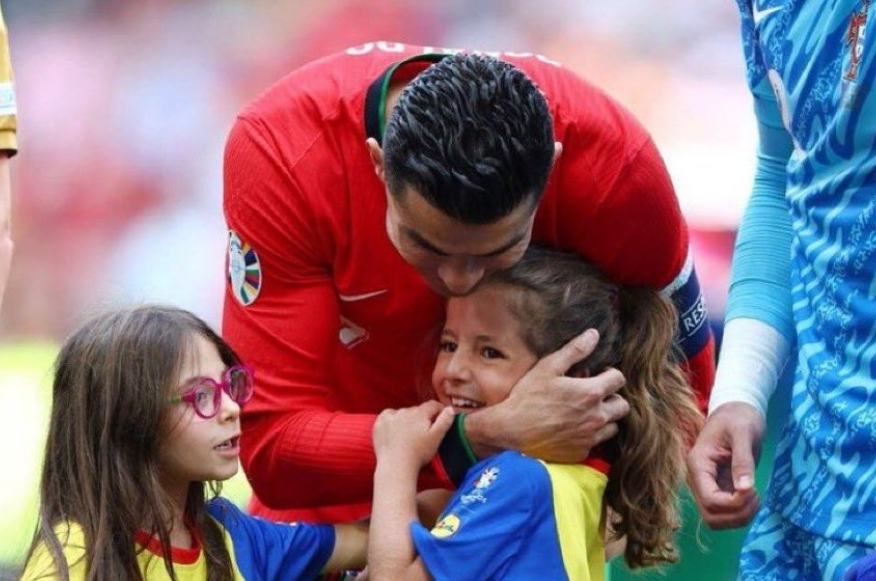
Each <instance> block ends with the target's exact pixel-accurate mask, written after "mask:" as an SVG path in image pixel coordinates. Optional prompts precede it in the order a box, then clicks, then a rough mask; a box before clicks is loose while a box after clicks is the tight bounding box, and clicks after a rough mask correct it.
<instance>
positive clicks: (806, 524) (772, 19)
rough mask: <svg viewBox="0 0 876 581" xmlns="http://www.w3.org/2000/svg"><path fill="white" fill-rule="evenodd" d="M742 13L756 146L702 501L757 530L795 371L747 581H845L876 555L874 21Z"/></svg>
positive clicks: (704, 441)
mask: <svg viewBox="0 0 876 581" xmlns="http://www.w3.org/2000/svg"><path fill="white" fill-rule="evenodd" d="M738 2H739V6H740V11H741V14H742V39H743V47H744V52H745V59H746V65H747V69H748V83H749V86H750V88H751V91H752V93H753V95H754V109H755V114H756V117H757V120H758V127H759V134H760V147H759V150H758V166H757V174H756V177H755V182H754V187H753V190H752V195H751V200H750V202H749V205H748V209H747V211H746V214H745V217H744V218H743V221H742V225H741V227H740V232H739V236H738V238H737V242H736V249H735V252H734V258H733V273H732V283H731V288H730V301H729V303H728V308H727V326H726V334H725V342H724V348H723V350H722V353H721V363H720V365H719V367H718V373H717V377H716V382H715V388H714V391H713V394H712V398H711V401H710V415H709V418H708V422H707V424H706V427H705V428H704V430H703V431H702V433H701V434H700V437H699V438H698V440H697V443H696V445H695V446H694V448H693V450H692V451H691V454H690V456H689V465H690V468H691V485H692V486H691V487H692V490H693V492H694V495H695V497H696V499H697V502H698V505H699V508H700V512H701V514H702V516H703V519H704V520H705V521H706V522H707V523H708V524H709V525H710V526H712V527H714V528H727V527H735V526H741V525H744V524H746V523H747V522H748V521H749V519H751V517H752V516H753V515H754V514H755V511H756V510H757V508H758V499H757V497H756V494H755V492H754V489H753V478H754V462H755V459H756V457H757V453H758V452H759V448H760V439H761V437H762V434H763V431H764V423H765V420H764V417H765V410H766V402H767V400H768V399H769V396H770V394H771V392H772V390H773V388H774V386H775V383H776V379H777V377H778V376H779V375H780V373H781V370H782V368H783V366H784V365H785V362H786V361H790V362H791V365H793V366H794V369H795V374H794V387H793V393H792V399H791V413H790V418H789V419H788V422H787V424H786V425H785V427H784V429H783V432H782V436H781V439H780V441H779V444H778V449H777V451H776V459H775V464H774V471H773V475H772V479H771V482H770V484H769V488H768V490H767V493H766V494H765V498H764V501H763V503H761V506H760V510H759V511H758V512H757V514H756V516H754V521H753V523H752V526H751V529H750V530H749V533H748V536H747V538H746V541H745V544H744V546H743V549H742V554H741V557H740V570H739V579H740V580H742V581H746V580H753V579H758V580H762V579H795V580H797V581H806V580H816V579H817V580H822V579H825V580H840V579H842V578H843V575H844V573H846V572H847V571H848V569H849V568H850V566H851V565H852V564H853V563H855V562H856V561H858V560H859V559H860V558H862V557H864V556H865V555H867V554H868V553H871V552H872V551H873V548H874V546H876V461H874V460H876V298H874V296H876V93H874V92H872V91H871V88H872V86H873V81H874V75H876V64H874V58H876V44H874V41H876V32H869V30H868V29H869V28H871V27H872V26H871V25H872V21H873V19H874V18H876V7H873V6H871V5H870V2H869V1H868V0H863V1H862V0H797V1H787V0H738ZM789 355H790V357H789ZM725 476H726V477H725Z"/></svg>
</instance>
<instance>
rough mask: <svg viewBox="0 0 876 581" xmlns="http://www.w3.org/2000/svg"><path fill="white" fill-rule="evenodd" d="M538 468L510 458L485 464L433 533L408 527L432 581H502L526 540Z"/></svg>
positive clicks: (476, 470) (473, 471) (495, 458)
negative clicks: (480, 580) (479, 580)
mask: <svg viewBox="0 0 876 581" xmlns="http://www.w3.org/2000/svg"><path fill="white" fill-rule="evenodd" d="M539 467H540V465H539V464H538V463H536V462H525V461H523V462H521V461H520V457H519V456H517V457H515V454H513V453H509V452H506V453H502V454H499V455H497V456H493V457H492V458H488V459H487V460H484V461H482V462H480V463H478V464H477V465H475V466H474V467H473V468H472V469H471V470H470V471H469V472H468V474H467V475H466V478H465V481H464V482H463V484H462V486H460V488H459V489H457V491H456V494H454V496H453V498H452V499H451V500H450V502H449V503H448V505H447V508H445V509H444V512H443V513H442V515H441V518H440V519H439V521H438V524H436V525H435V527H434V528H433V529H432V530H431V531H429V530H427V529H426V528H424V527H423V526H422V525H421V524H419V523H417V522H414V523H411V529H410V530H411V535H412V537H413V541H414V545H415V546H416V549H417V553H418V554H419V556H420V558H421V559H422V560H423V563H424V565H425V567H426V570H427V571H428V572H429V575H431V576H432V578H433V579H435V580H436V581H451V580H455V579H499V578H502V576H503V575H502V573H503V571H504V570H505V569H506V568H507V566H508V564H509V562H510V560H511V558H512V557H513V556H514V555H515V554H516V553H517V552H518V550H519V548H520V544H521V542H522V540H523V539H524V538H526V536H527V534H528V529H529V523H530V521H531V518H530V516H531V511H532V506H533V502H534V499H535V498H536V495H537V494H538V491H537V490H534V487H536V486H537V485H538V482H539V479H538V476H537V475H534V474H532V472H531V471H533V470H538V469H539ZM542 480H544V476H542ZM545 482H546V480H545ZM547 485H548V486H549V483H547ZM547 494H548V495H549V494H550V493H549V492H548V493H547Z"/></svg>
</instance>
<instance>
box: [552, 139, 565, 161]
mask: <svg viewBox="0 0 876 581" xmlns="http://www.w3.org/2000/svg"><path fill="white" fill-rule="evenodd" d="M561 155H563V143H562V142H561V141H554V158H553V159H552V160H551V167H553V165H554V164H555V163H557V160H558V159H560V156H561Z"/></svg>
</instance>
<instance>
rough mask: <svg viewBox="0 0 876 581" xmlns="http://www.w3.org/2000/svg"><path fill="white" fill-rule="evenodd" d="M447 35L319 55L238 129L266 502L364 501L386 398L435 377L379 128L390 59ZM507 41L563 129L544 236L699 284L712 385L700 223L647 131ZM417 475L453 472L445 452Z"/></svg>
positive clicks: (234, 249)
mask: <svg viewBox="0 0 876 581" xmlns="http://www.w3.org/2000/svg"><path fill="white" fill-rule="evenodd" d="M434 52H440V49H432V48H428V47H426V48H424V47H418V46H408V45H402V44H399V43H392V42H380V43H368V44H366V45H363V46H361V47H356V48H352V49H348V50H347V51H345V52H344V53H340V54H336V55H333V56H330V57H327V58H324V59H322V60H319V61H316V62H314V63H311V64H309V65H306V66H304V67H302V68H300V69H298V70H296V71H294V72H293V73H291V74H290V75H288V76H286V77H285V78H283V79H282V80H280V81H279V82H278V83H277V84H275V85H274V86H272V87H271V88H269V89H268V90H267V91H266V92H265V93H263V94H262V95H260V96H259V97H258V98H257V99H256V100H255V101H253V102H252V103H251V104H250V105H249V106H248V107H246V109H244V110H243V112H242V113H241V114H240V115H239V116H238V119H237V121H236V123H235V125H234V127H233V129H232V130H231V134H230V136H229V138H228V143H227V148H226V152H225V172H224V180H225V183H224V186H225V200H224V208H225V215H226V219H227V223H228V228H229V230H230V237H231V243H230V245H229V247H230V250H229V263H230V264H229V266H230V269H229V270H230V273H231V275H230V277H229V284H228V285H227V287H226V289H227V290H226V298H225V312H224V325H223V332H224V335H225V338H226V339H227V340H228V341H229V342H230V343H231V344H232V345H233V346H234V348H235V349H236V350H237V351H238V353H239V354H240V355H241V356H242V358H243V359H244V361H246V363H247V364H249V365H251V366H253V367H254V368H255V369H256V393H255V397H254V398H253V400H252V402H251V403H250V404H248V406H247V408H246V410H245V413H244V415H243V427H244V436H243V456H242V460H243V464H244V467H245V469H246V472H247V475H248V476H249V479H250V481H251V482H252V485H253V488H254V490H255V492H256V494H257V496H258V500H257V501H255V504H254V506H253V508H254V510H255V512H256V513H259V514H263V515H267V516H269V517H272V518H276V519H286V520H313V519H318V520H326V521H343V520H351V519H354V518H358V517H361V516H364V515H366V514H367V513H368V512H369V506H370V498H371V492H372V475H373V471H374V467H375V459H374V452H373V449H372V443H371V428H372V425H373V422H374V419H375V415H376V414H377V413H379V412H380V411H381V410H383V409H385V408H398V407H404V406H411V405H415V404H417V403H419V401H421V399H422V397H421V395H420V394H421V393H422V389H418V384H422V382H423V381H425V380H426V379H427V377H428V372H429V370H430V365H431V359H430V357H429V352H430V351H431V349H430V347H431V344H430V339H429V337H430V333H431V332H432V331H433V330H435V329H437V328H438V326H439V325H440V323H441V320H442V315H443V299H442V298H441V297H439V296H437V295H436V294H434V293H433V292H432V291H431V290H430V289H429V288H428V287H427V286H426V284H425V283H424V282H423V281H422V279H421V278H420V275H419V274H418V273H417V272H416V271H415V270H414V269H413V268H412V267H411V266H409V265H408V264H407V263H406V262H405V261H404V260H402V258H401V257H400V256H399V254H398V252H397V251H396V250H395V248H394V247H393V246H392V244H391V242H390V241H389V239H388V238H387V234H386V225H385V219H386V216H385V214H386V194H385V190H384V186H383V183H382V182H381V181H380V180H379V179H378V177H377V176H376V175H375V173H374V169H373V168H372V165H371V162H370V159H369V156H368V151H367V149H366V147H365V141H366V139H367V138H368V137H369V136H375V137H379V135H374V134H375V133H376V132H379V131H380V129H381V128H380V124H381V120H382V112H381V110H382V108H383V97H384V96H385V94H384V91H385V86H384V85H383V83H382V82H381V80H382V78H383V76H384V73H386V72H387V70H388V69H389V68H390V67H391V66H392V65H393V64H395V63H397V62H398V61H401V60H404V59H407V58H410V57H412V56H415V55H418V54H424V53H434ZM497 56H498V57H499V58H502V59H503V60H507V61H508V62H510V63H512V64H514V65H515V66H517V67H518V68H520V69H521V70H522V71H524V72H525V73H526V74H527V75H528V76H529V77H530V78H531V79H532V80H533V81H534V82H535V83H536V84H537V85H538V86H539V87H540V89H541V90H542V91H543V92H544V94H545V96H546V98H547V101H548V104H549V106H550V109H551V112H552V115H553V120H554V132H555V136H556V140H557V141H560V142H562V144H563V152H562V155H561V156H560V158H559V159H558V161H557V162H556V164H555V166H554V169H553V170H552V174H551V177H550V179H549V181H548V185H547V189H546V192H545V194H544V197H543V199H542V201H541V203H540V205H539V208H538V211H537V215H536V219H535V226H534V232H533V240H534V241H536V242H539V243H542V244H545V245H548V246H552V247H554V248H558V249H563V250H570V251H574V252H576V253H577V254H579V255H581V256H583V257H585V258H587V259H588V260H590V261H591V262H593V263H594V264H595V265H596V266H598V267H599V268H601V269H602V270H603V271H604V272H606V273H607V274H608V275H609V276H611V277H612V278H613V279H614V280H616V281H618V282H621V283H625V284H644V285H649V286H652V287H655V288H667V292H668V293H674V294H675V296H676V297H678V296H682V295H685V293H686V294H687V295H692V296H693V298H692V299H685V300H684V301H682V302H683V304H682V307H683V308H682V311H683V312H682V315H683V316H687V317H688V321H687V323H685V322H682V325H681V328H682V330H683V333H682V334H684V329H685V327H686V326H688V327H690V328H691V329H692V330H693V331H696V333H693V332H692V333H691V338H692V339H691V340H692V341H693V343H691V341H690V340H689V341H688V345H687V346H688V347H690V349H688V355H689V358H691V359H690V362H691V370H692V371H693V373H694V375H693V377H694V379H695V385H696V388H697V389H698V391H699V392H700V394H702V396H703V398H705V395H706V394H707V392H708V386H710V385H711V380H712V375H713V362H712V342H711V339H710V335H709V334H708V331H705V334H703V328H704V327H705V323H704V321H703V319H704V311H703V310H702V303H701V301H699V298H698V297H699V292H698V289H697V288H694V287H696V278H695V276H694V275H693V273H692V269H691V263H690V261H689V260H688V234H687V227H686V225H685V223H684V220H683V218H682V216H681V213H680V211H679V207H678V203H677V200H676V198H675V194H674V191H673V188H672V184H671V182H670V179H669V176H668V174H667V172H666V169H665V167H664V164H663V162H662V160H661V158H660V156H659V154H658V153H657V150H656V148H655V146H654V144H653V142H652V141H651V139H650V137H649V135H648V134H647V133H646V132H645V130H644V129H643V128H642V127H641V126H640V125H639V124H638V123H637V122H636V121H635V120H634V119H633V117H632V116H631V115H630V114H629V113H628V112H627V111H626V110H625V109H623V108H622V107H621V106H619V105H618V104H617V103H615V102H614V101H612V100H611V99H610V98H609V97H607V96H606V95H605V94H604V93H603V92H601V91H600V90H598V89H596V88H594V87H593V86H591V85H589V84H588V83H586V82H585V81H583V80H581V79H580V78H579V77H577V76H575V75H574V74H572V73H571V72H569V71H568V70H566V69H564V68H563V67H562V66H561V65H560V64H559V63H556V62H553V61H551V60H549V59H546V58H544V57H541V56H538V55H532V54H511V53H504V54H499V55H497ZM434 60H435V59H434V58H431V57H426V58H425V59H424V60H423V62H422V63H413V64H410V65H406V66H405V67H403V69H404V70H399V71H396V72H400V73H401V74H408V75H411V74H416V72H417V70H413V71H412V70H411V69H412V68H414V69H416V68H417V67H419V69H422V68H425V67H426V66H428V65H429V64H430V63H431V62H433V61H434ZM369 89H370V90H369ZM679 289H680V290H679ZM688 307H690V308H688ZM694 327H696V328H694ZM683 339H684V337H683ZM683 343H684V341H683ZM421 481H422V482H421V484H422V485H423V486H429V487H437V486H440V485H442V484H444V483H445V479H444V478H443V475H442V474H441V467H440V463H438V462H435V463H433V465H432V466H430V467H428V468H427V469H425V470H424V471H423V474H422V477H421ZM260 501H261V502H260ZM262 502H263V503H264V504H266V505H269V506H271V507H273V508H275V509H297V510H279V511H272V510H268V509H267V508H266V507H265V506H264V505H263V504H261V503H262Z"/></svg>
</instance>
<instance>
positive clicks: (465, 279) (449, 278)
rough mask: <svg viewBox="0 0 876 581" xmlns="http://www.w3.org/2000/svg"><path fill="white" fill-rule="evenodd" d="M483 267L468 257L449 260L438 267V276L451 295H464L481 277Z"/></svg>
mask: <svg viewBox="0 0 876 581" xmlns="http://www.w3.org/2000/svg"><path fill="white" fill-rule="evenodd" d="M483 276H484V268H483V267H482V266H481V265H480V264H479V262H478V261H476V260H472V259H469V258H463V259H454V260H449V261H447V262H446V263H445V264H442V265H441V266H439V267H438V277H439V278H440V279H441V282H443V283H444V286H446V287H447V290H448V291H449V292H450V294H452V295H464V294H466V293H468V292H469V291H471V289H473V288H474V286H475V285H476V284H477V283H478V282H479V281H480V280H481V278H483Z"/></svg>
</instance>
